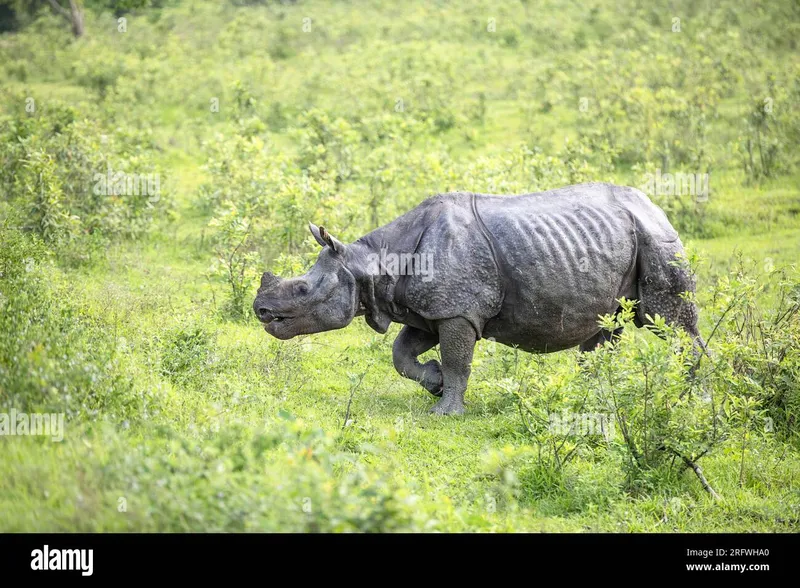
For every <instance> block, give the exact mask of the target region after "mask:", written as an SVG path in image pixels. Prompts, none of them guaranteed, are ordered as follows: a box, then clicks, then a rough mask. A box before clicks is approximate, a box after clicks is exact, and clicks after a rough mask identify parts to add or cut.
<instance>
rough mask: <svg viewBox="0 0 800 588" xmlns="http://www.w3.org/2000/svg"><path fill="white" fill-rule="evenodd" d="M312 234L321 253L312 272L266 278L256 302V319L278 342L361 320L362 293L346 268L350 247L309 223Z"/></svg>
mask: <svg viewBox="0 0 800 588" xmlns="http://www.w3.org/2000/svg"><path fill="white" fill-rule="evenodd" d="M309 228H310V229H311V234H312V235H313V236H314V238H315V239H316V240H317V242H318V243H319V244H320V245H321V246H322V247H323V250H322V251H321V252H320V254H319V257H318V258H317V261H316V263H315V264H314V265H313V267H312V268H311V269H310V270H309V271H308V272H307V273H306V274H304V275H302V276H299V277H297V278H288V279H282V278H279V277H278V276H275V275H273V274H271V273H269V272H266V273H264V275H263V276H262V277H261V286H260V287H259V289H258V293H257V295H256V298H255V300H254V301H253V311H254V312H255V314H256V317H258V320H260V321H261V322H262V323H264V329H265V330H266V331H267V333H269V334H270V335H272V336H273V337H277V338H278V339H291V338H292V337H296V336H298V335H308V334H311V333H319V332H321V331H330V330H333V329H341V328H344V327H346V326H347V325H349V324H350V323H351V322H352V320H353V318H354V317H355V316H357V315H358V314H361V313H360V312H359V308H360V304H359V287H358V284H357V281H356V277H355V276H354V275H353V272H352V271H351V270H350V269H348V267H347V260H348V247H347V246H346V245H344V244H343V243H341V242H340V241H338V240H337V239H335V238H334V237H333V236H331V235H330V234H329V233H328V232H327V231H326V230H325V227H317V226H316V225H314V224H311V223H309Z"/></svg>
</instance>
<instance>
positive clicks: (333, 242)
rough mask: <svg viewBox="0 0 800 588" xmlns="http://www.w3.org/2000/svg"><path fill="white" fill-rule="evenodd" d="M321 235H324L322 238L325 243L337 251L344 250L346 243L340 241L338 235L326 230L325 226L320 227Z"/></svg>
mask: <svg viewBox="0 0 800 588" xmlns="http://www.w3.org/2000/svg"><path fill="white" fill-rule="evenodd" d="M319 236H320V237H322V240H323V241H325V244H326V245H327V246H328V247H330V248H331V249H333V250H334V251H335V252H336V253H341V252H342V251H344V243H342V242H341V241H339V240H338V239H337V238H336V237H334V236H333V235H331V234H330V233H329V232H328V231H327V230H325V227H320V228H319Z"/></svg>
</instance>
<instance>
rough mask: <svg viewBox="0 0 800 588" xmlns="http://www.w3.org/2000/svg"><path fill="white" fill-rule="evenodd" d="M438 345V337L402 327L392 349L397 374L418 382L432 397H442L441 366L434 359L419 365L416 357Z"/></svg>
mask: <svg viewBox="0 0 800 588" xmlns="http://www.w3.org/2000/svg"><path fill="white" fill-rule="evenodd" d="M438 343H439V337H438V336H437V335H436V334H434V333H428V332H426V331H422V330H420V329H415V328H414V327H409V326H404V327H403V328H402V330H401V331H400V334H399V335H397V338H396V339H395V340H394V346H393V347H392V359H393V361H394V368H395V369H396V370H397V373H398V374H400V375H401V376H403V377H404V378H408V379H410V380H414V381H415V382H418V383H419V385H420V386H422V387H423V388H425V389H426V390H427V391H428V392H430V393H431V394H433V395H434V396H441V395H442V389H443V384H442V366H441V365H440V364H439V362H438V361H436V360H435V359H432V360H430V361H428V362H426V363H424V364H421V363H420V362H419V361H417V357H418V356H420V355H422V354H423V353H425V352H426V351H428V350H429V349H433V348H434V347H435V346H436V345H437V344H438Z"/></svg>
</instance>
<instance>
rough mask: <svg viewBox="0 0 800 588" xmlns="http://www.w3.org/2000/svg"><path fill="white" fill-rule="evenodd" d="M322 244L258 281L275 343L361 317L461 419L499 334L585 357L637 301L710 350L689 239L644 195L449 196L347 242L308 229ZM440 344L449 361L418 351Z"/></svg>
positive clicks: (596, 186) (504, 339) (640, 310)
mask: <svg viewBox="0 0 800 588" xmlns="http://www.w3.org/2000/svg"><path fill="white" fill-rule="evenodd" d="M310 229H311V233H312V234H313V236H314V238H315V239H316V240H317V242H318V243H319V244H320V245H321V246H322V247H323V249H322V251H321V252H320V254H319V257H318V259H317V261H316V263H315V264H314V266H313V267H312V268H311V269H310V270H309V271H308V272H307V273H306V274H304V275H302V276H300V277H297V278H290V279H281V278H278V277H276V276H274V275H272V274H270V273H265V274H264V275H263V277H262V278H261V286H260V288H259V290H258V294H257V296H256V298H255V301H254V303H253V309H254V311H255V313H256V316H257V317H258V318H259V320H261V322H263V323H264V327H265V329H266V331H267V333H269V334H270V335H273V336H274V337H277V338H278V339H290V338H292V337H295V336H297V335H302V334H309V333H317V332H320V331H329V330H331V329H341V328H343V327H346V326H347V325H348V324H350V322H351V321H352V320H353V318H354V317H356V316H362V315H363V316H364V317H365V319H366V321H367V323H368V324H369V325H370V327H372V328H373V329H375V330H376V331H378V332H379V333H385V332H386V331H387V329H388V328H389V325H390V324H391V323H392V322H396V323H401V324H403V325H404V326H403V328H402V329H401V330H400V333H399V335H398V336H397V339H395V342H394V347H393V359H394V366H395V368H396V369H397V371H398V372H399V373H400V375H402V376H405V377H406V378H410V379H412V380H415V381H417V382H419V383H420V384H421V385H422V386H423V387H424V388H425V389H426V390H428V391H429V392H431V393H432V394H434V395H436V396H440V397H441V398H440V399H439V401H438V402H437V403H436V404H435V405H434V406H433V407H432V408H431V412H433V413H436V414H461V413H463V412H464V392H465V390H466V387H467V380H468V379H469V375H470V369H471V363H472V355H473V350H474V347H475V342H476V341H477V340H479V339H481V338H491V339H493V340H495V341H497V342H499V343H503V344H505V345H510V346H518V347H520V348H521V349H524V350H526V351H530V352H534V353H549V352H554V351H560V350H563V349H567V348H570V347H575V346H580V348H581V349H582V350H583V351H590V350H592V349H594V348H595V347H596V346H597V345H599V344H601V343H603V342H606V341H609V340H612V339H613V338H614V336H615V335H617V333H609V332H607V331H604V330H601V329H600V326H599V324H598V316H599V315H603V314H608V313H614V312H617V311H618V310H619V307H620V303H619V300H620V298H622V297H625V298H627V299H631V300H636V301H637V304H636V317H635V320H634V324H636V326H638V327H641V326H643V325H644V324H646V323H647V322H648V319H647V318H646V316H647V315H650V316H655V315H656V314H659V315H661V316H662V317H664V318H665V319H666V320H667V322H669V323H671V324H673V325H677V326H679V327H681V328H683V329H684V330H685V331H686V332H688V334H689V335H690V336H691V337H692V338H693V341H694V345H695V353H696V354H697V353H699V352H700V350H702V349H704V347H705V345H704V343H703V340H702V338H701V337H700V334H699V332H698V330H697V308H696V307H695V305H694V304H693V303H692V302H691V299H690V298H689V297H686V296H683V295H682V293H683V292H687V291H689V292H694V290H695V282H694V278H693V276H692V274H691V272H690V271H688V270H687V269H686V268H685V265H683V264H681V263H676V257H677V256H678V255H679V254H683V251H684V250H683V245H682V243H681V241H680V239H679V236H678V234H677V232H676V231H675V229H674V228H673V227H672V226H671V225H670V223H669V221H668V220H667V217H666V215H665V214H664V212H663V211H662V210H661V209H660V208H658V207H657V206H656V205H654V204H653V203H652V202H651V201H650V200H649V199H648V198H647V196H646V195H645V194H643V193H642V192H640V191H638V190H636V189H633V188H629V187H624V186H615V185H611V184H604V183H592V184H581V185H575V186H568V187H564V188H560V189H556V190H550V191H546V192H540V193H535V194H524V195H519V196H501V195H491V194H473V193H464V192H457V193H446V194H438V195H435V196H432V197H430V198H428V199H427V200H425V201H424V202H422V203H421V204H419V205H418V206H417V207H416V208H414V209H413V210H411V211H409V212H407V213H406V214H404V215H402V216H400V217H399V218H397V219H396V220H394V221H392V222H390V223H388V224H387V225H384V226H382V227H380V228H377V229H375V230H374V231H372V232H370V233H368V234H367V235H365V236H363V237H361V238H360V239H358V240H357V241H355V242H354V243H351V244H344V243H342V242H340V241H338V240H337V239H335V238H334V237H333V236H332V235H330V234H329V233H328V232H327V231H326V230H325V228H324V227H317V226H315V225H313V224H310ZM437 344H438V345H439V346H440V354H441V359H442V361H441V364H440V363H439V362H438V361H436V360H430V361H428V362H426V363H424V364H422V363H420V362H419V361H418V360H417V357H418V356H419V355H421V354H422V353H424V352H426V351H428V350H429V349H431V348H433V347H434V346H436V345H437Z"/></svg>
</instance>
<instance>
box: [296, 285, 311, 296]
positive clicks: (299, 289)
mask: <svg viewBox="0 0 800 588" xmlns="http://www.w3.org/2000/svg"><path fill="white" fill-rule="evenodd" d="M297 293H298V294H300V295H301V296H305V295H306V294H308V286H306V285H305V284H298V285H297Z"/></svg>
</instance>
